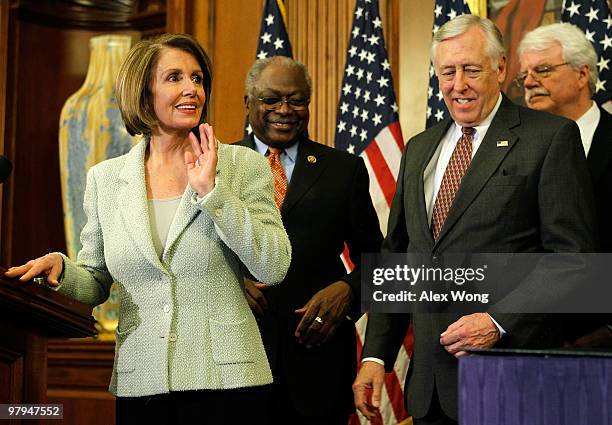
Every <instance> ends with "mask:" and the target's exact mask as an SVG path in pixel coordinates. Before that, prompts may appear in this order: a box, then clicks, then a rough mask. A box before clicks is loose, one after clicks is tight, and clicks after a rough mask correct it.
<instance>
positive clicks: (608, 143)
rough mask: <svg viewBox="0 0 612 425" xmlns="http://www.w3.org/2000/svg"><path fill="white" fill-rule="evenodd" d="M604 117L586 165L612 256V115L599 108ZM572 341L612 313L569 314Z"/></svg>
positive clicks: (601, 233)
mask: <svg viewBox="0 0 612 425" xmlns="http://www.w3.org/2000/svg"><path fill="white" fill-rule="evenodd" d="M599 111H600V112H601V117H600V119H599V124H597V128H596V129H595V134H593V142H592V144H591V149H590V150H589V155H588V156H587V162H588V164H589V171H590V172H591V178H592V181H593V189H594V191H595V210H596V213H597V224H598V228H597V234H598V241H599V246H600V251H601V252H606V253H612V115H610V114H609V113H608V112H606V111H605V110H604V109H602V108H599ZM567 320H568V324H567V335H566V338H567V339H568V340H569V341H574V340H576V339H577V338H579V337H581V336H583V335H586V334H588V333H590V332H592V331H593V330H594V329H596V328H598V327H600V326H602V325H605V324H612V315H611V314H589V315H570V316H568V318H567Z"/></svg>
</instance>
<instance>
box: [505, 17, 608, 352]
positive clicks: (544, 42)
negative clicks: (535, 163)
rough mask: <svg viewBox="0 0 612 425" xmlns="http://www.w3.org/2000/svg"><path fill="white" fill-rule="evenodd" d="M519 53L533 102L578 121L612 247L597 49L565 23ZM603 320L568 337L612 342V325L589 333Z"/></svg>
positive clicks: (574, 328)
mask: <svg viewBox="0 0 612 425" xmlns="http://www.w3.org/2000/svg"><path fill="white" fill-rule="evenodd" d="M518 54H519V58H520V62H521V71H520V72H519V74H518V76H517V78H516V82H517V83H518V84H520V85H522V86H524V88H525V102H526V103H527V106H528V107H530V108H532V109H537V110H542V111H546V112H550V113H552V114H557V115H561V116H564V117H566V118H569V119H571V120H574V121H576V123H577V124H578V128H579V129H580V136H581V138H582V145H583V147H584V153H585V155H586V156H587V160H588V165H589V169H590V171H591V177H592V179H593V186H594V190H595V206H596V209H597V216H598V225H599V239H600V240H599V242H600V247H601V250H602V251H603V252H612V221H611V220H610V216H611V214H612V115H610V114H609V113H608V112H606V111H605V110H604V109H602V108H600V107H599V106H597V104H596V103H595V102H594V101H593V100H592V97H593V95H594V94H595V90H596V89H595V87H596V83H597V80H598V75H597V54H596V53H595V49H594V48H593V45H592V43H591V42H590V41H589V40H588V39H587V38H586V36H585V34H584V33H583V32H582V31H581V30H580V29H579V28H578V27H576V26H574V25H572V24H568V23H559V24H552V25H546V26H542V27H539V28H536V29H535V30H533V31H531V32H528V33H527V34H526V35H525V37H524V38H523V40H522V41H521V42H520V44H519V48H518ZM602 322H603V323H608V324H609V323H612V318H610V317H607V318H604V319H603V320H602V318H601V317H600V316H597V317H595V316H593V317H589V318H582V320H578V319H577V318H576V317H574V318H572V320H571V323H570V326H569V333H568V338H569V339H570V340H572V341H573V342H574V343H575V344H576V345H581V346H584V345H587V346H602V345H605V346H612V328H610V326H609V325H608V326H604V327H601V328H599V329H598V330H596V331H595V332H593V333H591V334H587V335H583V334H585V333H587V332H589V331H590V330H592V329H593V328H595V327H597V325H599V324H601V323H602ZM581 335H583V336H581ZM576 338H578V339H577V340H576ZM574 340H575V341H574Z"/></svg>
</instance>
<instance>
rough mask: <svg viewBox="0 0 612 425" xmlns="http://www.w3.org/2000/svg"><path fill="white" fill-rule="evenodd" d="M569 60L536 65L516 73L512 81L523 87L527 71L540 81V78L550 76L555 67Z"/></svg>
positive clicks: (565, 63) (566, 63)
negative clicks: (556, 63)
mask: <svg viewBox="0 0 612 425" xmlns="http://www.w3.org/2000/svg"><path fill="white" fill-rule="evenodd" d="M568 64H569V62H563V63H560V64H558V65H540V66H536V67H535V68H533V69H531V70H528V71H525V72H519V73H518V75H517V76H516V78H515V79H514V83H515V84H516V85H517V86H519V87H524V86H525V80H526V79H527V76H528V75H529V73H531V78H533V79H534V80H536V81H538V82H540V81H541V80H543V79H544V78H548V77H550V75H551V74H552V73H553V72H555V69H557V68H559V67H560V66H563V65H568Z"/></svg>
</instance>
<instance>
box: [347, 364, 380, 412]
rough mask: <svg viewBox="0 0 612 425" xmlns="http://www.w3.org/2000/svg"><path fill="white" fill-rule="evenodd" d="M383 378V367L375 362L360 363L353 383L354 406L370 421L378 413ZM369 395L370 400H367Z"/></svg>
mask: <svg viewBox="0 0 612 425" xmlns="http://www.w3.org/2000/svg"><path fill="white" fill-rule="evenodd" d="M384 380H385V367H384V366H383V365H381V364H379V363H376V362H372V361H366V362H363V363H362V364H361V368H360V369H359V373H357V378H356V379H355V382H354V383H353V398H354V400H355V407H356V408H357V409H359V411H360V412H361V413H362V414H363V416H365V417H366V418H368V420H370V421H371V420H372V419H374V418H376V416H379V415H380V413H379V412H378V409H379V408H380V394H381V391H382V386H383V382H384ZM370 395H371V398H372V400H371V401H369V400H368V398H369V396H370Z"/></svg>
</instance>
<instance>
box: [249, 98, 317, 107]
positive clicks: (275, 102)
mask: <svg viewBox="0 0 612 425" xmlns="http://www.w3.org/2000/svg"><path fill="white" fill-rule="evenodd" d="M255 99H257V100H259V101H260V102H261V103H263V106H264V108H266V110H268V111H275V110H277V109H279V108H280V107H281V106H282V105H283V103H286V104H287V105H289V107H290V108H291V109H293V110H294V111H303V110H305V109H306V108H307V107H308V104H309V103H310V99H309V98H289V99H287V97H286V96H283V97H256V98H255Z"/></svg>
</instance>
